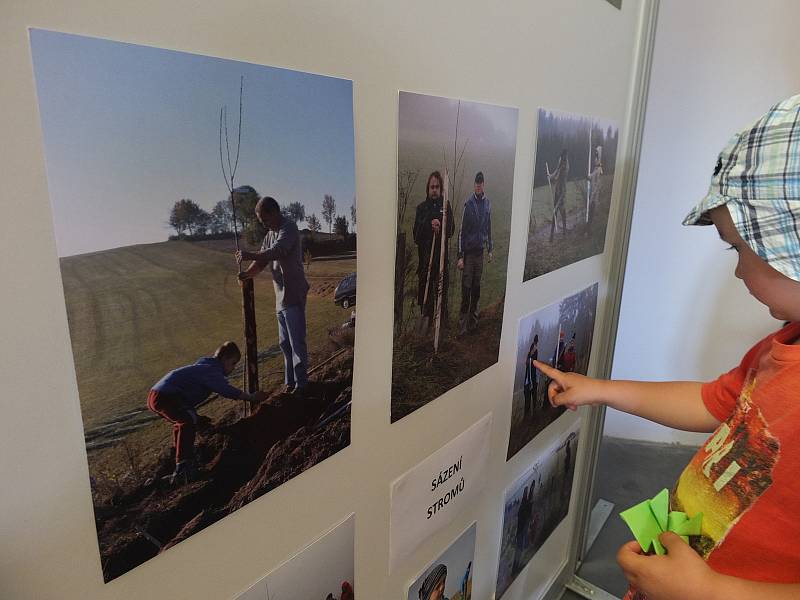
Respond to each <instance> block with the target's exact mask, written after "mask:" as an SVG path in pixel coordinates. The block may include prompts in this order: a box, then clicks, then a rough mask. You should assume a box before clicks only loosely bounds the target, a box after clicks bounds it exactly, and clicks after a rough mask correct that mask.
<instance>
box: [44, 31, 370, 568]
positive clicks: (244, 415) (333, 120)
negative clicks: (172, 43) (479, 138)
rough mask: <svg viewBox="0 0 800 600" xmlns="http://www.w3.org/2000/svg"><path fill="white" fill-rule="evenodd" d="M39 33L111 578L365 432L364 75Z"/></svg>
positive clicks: (66, 274)
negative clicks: (359, 201)
mask: <svg viewBox="0 0 800 600" xmlns="http://www.w3.org/2000/svg"><path fill="white" fill-rule="evenodd" d="M30 39H31V50H32V55H33V64H34V71H35V75H36V84H37V92H38V100H39V109H40V114H41V120H42V131H43V135H44V142H45V154H46V164H47V178H48V188H49V192H50V206H51V209H52V214H51V215H48V218H52V222H53V226H54V233H55V241H56V250H57V253H58V261H59V266H60V272H61V282H62V284H63V289H64V300H65V304H66V313H67V320H68V323H69V333H70V340H71V343H72V357H73V361H74V366H75V373H76V379H77V384H78V394H79V399H80V407H81V414H82V417H83V427H84V436H85V443H86V455H87V459H88V463H89V476H90V480H89V484H90V486H91V493H92V501H93V504H94V510H95V525H96V527H97V536H98V541H99V546H100V556H101V564H102V568H103V575H104V578H105V580H106V581H110V580H112V579H114V578H115V577H118V576H120V575H122V574H123V573H125V572H127V571H129V570H130V569H133V568H134V567H136V566H137V565H140V564H142V563H143V562H145V561H147V560H149V559H150V558H152V557H154V556H155V555H157V554H159V553H160V552H164V551H165V550H167V549H169V548H171V547H172V546H174V545H176V544H178V543H179V542H181V541H182V540H184V539H186V538H188V537H190V536H192V535H194V534H195V533H197V532H198V531H200V530H201V529H203V528H204V527H207V526H209V525H211V524H212V523H214V522H216V521H218V520H220V519H222V518H224V517H225V516H227V515H228V514H230V513H232V512H233V511H235V510H237V509H238V508H240V507H242V506H244V505H245V504H247V503H248V502H251V501H252V500H254V499H256V498H258V497H260V496H261V495H263V494H266V493H267V492H269V491H270V490H272V489H274V488H276V487H278V486H280V485H282V484H283V483H285V482H286V481H288V480H290V479H291V478H293V477H295V476H296V475H299V474H300V473H302V472H303V471H305V470H306V469H309V468H311V467H313V466H315V465H316V464H318V463H320V462H322V461H324V460H325V459H326V458H328V457H330V456H332V455H333V454H335V453H336V452H339V451H340V450H342V449H343V448H345V447H346V446H348V445H349V443H350V400H351V390H352V378H353V347H354V344H355V328H354V325H355V303H356V233H355V227H356V205H355V159H354V141H353V139H354V138H353V90H352V82H350V81H347V80H343V79H336V78H333V77H323V76H320V75H310V74H307V73H301V72H298V71H290V70H286V69H278V68H272V67H266V66H261V65H253V64H247V63H241V62H235V61H230V60H222V59H218V58H210V57H206V56H200V55H195V54H186V53H182V52H173V51H169V50H162V49H158V48H149V47H144V46H136V45H133V44H124V43H119V42H113V41H108V40H99V39H95V38H88V37H82V36H77V35H70V34H64V33H57V32H52V31H43V30H38V29H32V30H31V32H30ZM54 258H55V257H54ZM53 401H54V402H67V401H71V399H70V400H68V399H65V398H54V399H53Z"/></svg>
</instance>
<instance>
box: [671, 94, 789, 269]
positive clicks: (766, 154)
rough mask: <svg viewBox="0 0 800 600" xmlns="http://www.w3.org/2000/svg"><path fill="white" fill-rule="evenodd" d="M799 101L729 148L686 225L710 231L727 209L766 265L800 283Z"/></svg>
mask: <svg viewBox="0 0 800 600" xmlns="http://www.w3.org/2000/svg"><path fill="white" fill-rule="evenodd" d="M799 165H800V95H798V96H793V97H792V98H789V99H787V100H784V101H783V102H780V103H778V104H776V105H775V106H773V107H772V108H771V109H770V110H769V112H767V114H765V115H764V116H762V117H761V118H760V119H758V120H757V121H756V122H755V123H754V124H753V125H751V126H750V127H748V128H746V129H744V130H742V131H740V132H739V133H737V134H736V135H734V136H733V138H732V139H731V140H730V141H729V142H728V144H727V146H725V148H723V150H722V152H721V153H720V155H719V157H718V158H717V163H716V167H715V168H714V174H713V176H712V178H711V187H710V189H709V191H708V194H706V196H705V197H704V198H703V199H702V200H701V201H700V203H699V204H698V205H697V206H695V208H694V209H692V212H690V213H689V215H688V216H687V217H686V218H685V219H684V220H683V224H684V225H710V224H711V219H710V217H709V214H708V213H709V211H710V210H711V209H714V208H716V207H718V206H725V207H727V209H728V212H729V213H730V215H731V218H732V219H733V224H734V226H735V227H736V231H737V232H738V233H739V235H740V236H742V239H743V240H744V241H745V242H747V245H748V246H750V248H751V249H752V250H753V252H755V253H756V254H757V255H758V256H760V257H761V258H762V259H763V260H764V261H766V263H767V264H768V265H770V266H771V267H772V268H774V269H776V270H777V271H779V272H781V273H783V274H784V275H786V276H787V277H789V278H790V279H793V280H795V281H800V166H799Z"/></svg>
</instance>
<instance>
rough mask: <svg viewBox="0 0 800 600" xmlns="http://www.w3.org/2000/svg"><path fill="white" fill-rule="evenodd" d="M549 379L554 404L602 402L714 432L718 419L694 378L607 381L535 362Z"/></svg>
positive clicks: (670, 424) (679, 426) (676, 424)
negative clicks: (707, 405) (655, 380)
mask: <svg viewBox="0 0 800 600" xmlns="http://www.w3.org/2000/svg"><path fill="white" fill-rule="evenodd" d="M534 364H535V365H536V368H537V369H539V370H540V371H541V372H542V373H544V374H545V375H547V377H549V378H550V379H552V381H551V382H550V386H549V387H548V389H547V396H548V398H549V399H550V404H552V405H553V406H566V407H567V408H569V409H570V410H575V409H576V408H577V407H578V406H584V405H590V406H596V405H599V404H604V405H606V406H610V407H611V408H615V409H617V410H621V411H622V412H626V413H630V414H632V415H637V416H639V417H643V418H645V419H648V420H650V421H654V422H656V423H660V424H661V425H666V426H668V427H673V428H675V429H682V430H684V431H701V432H711V431H714V430H715V429H716V428H717V426H718V425H719V421H718V420H717V419H716V418H715V417H714V416H713V415H712V414H711V413H710V412H708V410H707V409H706V407H705V404H703V398H702V396H701V395H700V388H701V386H702V384H701V383H699V382H696V381H664V382H644V381H608V380H604V379H592V378H591V377H586V376H584V375H580V374H578V373H564V372H562V371H559V370H558V369H555V368H553V367H551V366H549V365H546V364H544V363H541V362H539V361H538V360H537V361H535V362H534Z"/></svg>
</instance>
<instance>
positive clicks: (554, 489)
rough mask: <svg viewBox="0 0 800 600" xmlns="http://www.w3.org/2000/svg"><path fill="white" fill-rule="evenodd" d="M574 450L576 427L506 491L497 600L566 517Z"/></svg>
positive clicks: (576, 441)
mask: <svg viewBox="0 0 800 600" xmlns="http://www.w3.org/2000/svg"><path fill="white" fill-rule="evenodd" d="M577 449H578V425H576V426H575V427H574V428H573V429H572V430H570V431H568V432H567V433H566V434H565V435H564V436H563V437H561V438H560V439H559V440H558V441H557V442H556V443H555V444H554V445H553V446H552V447H551V448H550V449H549V450H548V451H547V452H545V454H544V455H543V456H542V457H541V458H540V459H539V460H537V461H536V463H535V464H534V465H533V466H532V467H531V468H530V470H528V471H527V472H526V473H525V474H524V475H523V476H522V477H520V478H519V479H518V480H517V481H516V482H515V483H514V484H513V485H512V486H511V487H510V488H508V489H507V490H506V495H505V502H504V505H505V508H504V512H503V529H502V532H501V535H502V539H501V541H500V559H499V565H498V567H497V598H498V600H499V599H500V598H502V596H503V594H504V593H505V591H506V590H507V589H508V587H509V586H510V585H511V584H512V583H513V581H514V579H515V578H516V576H517V575H518V574H519V573H520V571H522V569H523V568H524V567H525V565H527V564H528V562H529V561H530V560H531V559H532V558H533V556H534V555H535V554H536V552H537V551H538V550H539V548H541V547H542V544H544V543H545V541H546V540H547V538H548V537H550V534H551V533H553V531H554V530H555V528H556V527H557V526H558V524H559V523H561V521H562V520H563V519H564V517H566V516H567V513H568V512H569V501H570V497H571V495H572V477H573V475H574V474H575V457H576V451H577Z"/></svg>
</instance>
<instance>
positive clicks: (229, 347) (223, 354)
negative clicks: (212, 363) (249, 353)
mask: <svg viewBox="0 0 800 600" xmlns="http://www.w3.org/2000/svg"><path fill="white" fill-rule="evenodd" d="M233 357H235V358H236V360H237V361H238V360H239V359H241V358H242V352H241V350H239V346H237V345H236V342H230V341H229V342H225V343H223V344H222V345H221V346H220V347H219V348H217V349H216V350H215V351H214V358H216V359H219V360H226V359H228V358H233Z"/></svg>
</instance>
